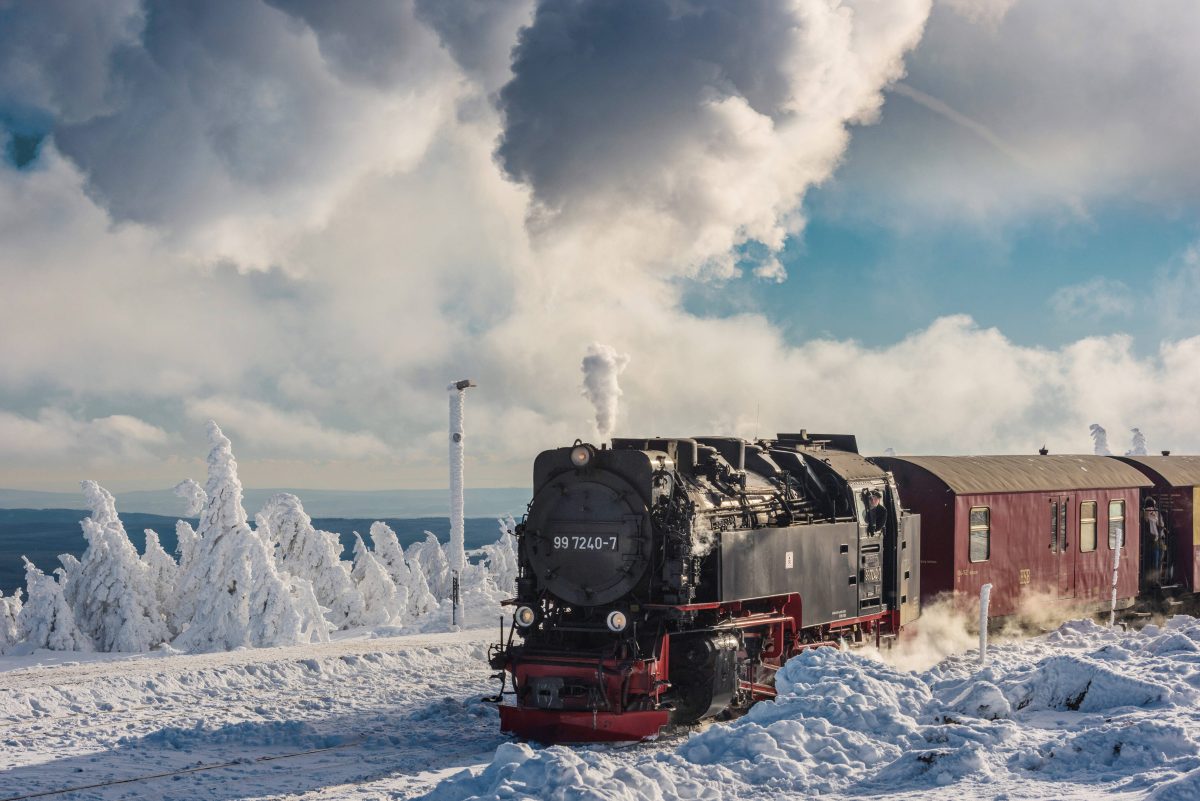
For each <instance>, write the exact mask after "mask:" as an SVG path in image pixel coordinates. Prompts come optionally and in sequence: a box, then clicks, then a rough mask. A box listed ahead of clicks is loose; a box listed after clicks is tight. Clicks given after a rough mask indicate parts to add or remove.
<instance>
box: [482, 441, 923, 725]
mask: <svg viewBox="0 0 1200 801" xmlns="http://www.w3.org/2000/svg"><path fill="white" fill-rule="evenodd" d="M857 451H858V448H857V445H856V443H855V441H854V437H853V436H850V435H816V434H812V435H810V434H808V433H807V432H800V433H797V434H780V435H778V436H777V437H776V438H775V439H769V440H758V441H755V442H748V441H745V440H741V439H736V438H729V437H696V438H691V439H687V438H670V439H667V438H656V439H614V440H613V441H612V447H611V448H609V447H605V446H601V447H599V448H597V447H595V446H593V445H590V444H587V443H583V442H579V441H576V443H575V444H574V445H573V446H571V447H565V448H558V449H555V450H549V451H545V452H543V453H542V454H540V455H539V456H538V457H537V460H536V461H535V463H534V470H533V473H534V476H533V478H534V481H533V488H534V495H533V500H532V501H531V503H530V505H529V509H528V514H527V515H526V517H525V520H524V522H523V523H522V524H521V525H520V526H518V528H517V539H518V545H519V557H520V573H519V577H518V580H517V596H516V598H515V599H514V600H513V601H512V602H511V603H512V604H513V605H514V607H515V609H514V612H513V622H512V625H511V627H510V628H509V630H508V632H507V636H506V637H505V638H503V641H502V642H501V643H499V644H497V645H496V646H494V647H493V649H492V652H491V664H492V666H493V667H494V668H496V669H497V670H499V671H500V677H501V681H502V682H504V681H506V677H508V678H510V679H511V689H508V690H506V689H505V686H504V685H503V684H502V687H501V694H500V696H497V698H498V699H501V698H502V697H504V696H508V697H509V698H510V700H505V701H504V702H503V703H501V705H500V722H501V728H502V729H503V730H504V731H505V732H509V733H512V734H514V735H517V736H520V737H524V738H528V739H534V740H539V741H543V742H571V741H604V740H638V739H645V738H647V737H651V736H653V735H655V734H656V733H658V732H659V731H660V729H661V728H662V727H663V726H665V725H667V724H671V723H675V724H690V723H694V722H697V721H699V720H702V719H705V718H709V717H714V716H718V715H722V714H731V713H736V712H737V710H739V709H744V708H745V707H747V706H749V705H750V704H752V703H753V702H755V701H757V700H759V699H762V698H770V697H773V696H774V694H775V691H774V674H775V671H776V670H778V669H779V667H780V666H781V665H782V664H783V663H784V661H786V660H787V659H788V658H789V657H790V656H792V655H794V654H796V653H798V652H799V651H801V650H803V649H805V648H811V647H816V646H820V645H828V644H831V643H837V642H841V641H848V642H865V641H873V642H875V643H881V642H882V641H883V640H884V639H885V638H891V637H895V636H896V635H897V634H898V632H899V631H900V628H901V626H903V625H905V624H907V623H909V622H910V621H912V620H913V619H915V618H916V617H917V616H918V615H919V612H920V607H919V604H920V587H919V583H918V582H919V575H920V573H919V565H920V555H919V548H920V536H919V532H920V518H919V516H918V515H914V514H910V513H906V512H904V511H903V510H902V507H901V503H900V497H899V493H898V490H897V487H896V484H895V481H894V480H893V479H892V477H891V475H890V474H889V473H887V472H886V471H884V470H883V469H881V468H880V467H878V466H876V465H874V464H872V463H871V462H869V461H867V460H866V459H865V458H863V457H862V456H860V455H859V454H858V452H857Z"/></svg>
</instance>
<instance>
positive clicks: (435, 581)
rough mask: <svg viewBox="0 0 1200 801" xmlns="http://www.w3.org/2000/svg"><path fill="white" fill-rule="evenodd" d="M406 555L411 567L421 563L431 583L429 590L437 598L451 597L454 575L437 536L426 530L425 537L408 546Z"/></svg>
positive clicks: (427, 579)
mask: <svg viewBox="0 0 1200 801" xmlns="http://www.w3.org/2000/svg"><path fill="white" fill-rule="evenodd" d="M404 556H405V559H406V560H407V561H408V564H409V566H410V567H412V566H413V565H414V564H420V565H421V570H422V571H424V573H425V581H426V582H428V584H429V591H430V592H432V593H433V595H434V597H435V598H437V599H438V600H439V601H440V600H442V599H444V598H449V597H450V590H451V588H452V582H453V576H451V574H450V562H449V560H448V559H447V558H446V551H445V549H444V548H442V544H441V543H440V542H438V539H437V537H435V536H433V534H432V533H430V532H428V531H426V532H425V539H424V540H421V541H419V542H414V543H413V544H412V545H410V546H408V551H407V552H406V553H405V555H404Z"/></svg>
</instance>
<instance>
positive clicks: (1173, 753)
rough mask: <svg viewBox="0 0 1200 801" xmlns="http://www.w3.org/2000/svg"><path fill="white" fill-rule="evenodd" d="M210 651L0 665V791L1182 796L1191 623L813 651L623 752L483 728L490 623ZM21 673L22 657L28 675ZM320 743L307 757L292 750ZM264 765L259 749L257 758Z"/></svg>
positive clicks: (1192, 687) (336, 795)
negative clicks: (726, 704) (934, 649)
mask: <svg viewBox="0 0 1200 801" xmlns="http://www.w3.org/2000/svg"><path fill="white" fill-rule="evenodd" d="M386 633H387V630H386V629H380V630H377V631H376V632H374V633H370V632H361V631H360V632H358V633H352V634H350V635H345V634H343V635H340V639H337V640H335V641H334V642H330V643H322V644H319V645H311V646H292V647H283V648H265V649H257V650H241V651H235V652H232V653H223V654H203V655H170V654H149V655H139V656H133V657H130V656H124V657H121V656H115V655H89V656H87V657H86V659H87V660H88V661H82V662H74V663H70V664H63V663H64V662H67V661H68V660H71V659H72V658H75V659H78V658H79V655H77V654H51V653H47V652H42V653H39V654H35V655H33V656H22V657H0V798H8V797H12V796H16V795H20V794H22V793H30V792H38V791H45V790H51V789H58V788H66V787H78V786H82V785H86V784H90V783H94V782H98V781H105V780H110V779H116V778H125V777H136V776H143V775H147V774H150V773H155V772H165V771H171V770H178V769H182V768H187V767H191V766H207V765H214V764H222V763H233V764H230V765H229V766H227V767H223V768H220V769H216V770H210V771H201V772H197V773H192V774H185V775H182V776H177V777H171V778H163V779H154V780H151V781H146V782H140V783H131V784H121V785H114V786H110V787H103V788H95V789H90V790H84V791H81V792H77V793H73V794H70V795H67V796H57V797H65V798H69V799H74V800H76V801H77V800H78V799H118V798H119V799H160V798H180V799H184V798H189V799H190V798H214V799H250V798H268V797H279V796H285V795H286V796H288V797H296V796H298V797H303V798H310V799H392V798H410V797H425V798H428V799H431V801H457V800H458V799H470V798H480V799H522V798H537V799H612V800H613V801H627V800H632V799H671V798H696V799H750V798H755V799H768V798H781V797H790V798H811V797H816V796H818V795H819V796H820V797H822V798H826V797H832V798H889V799H891V798H944V799H950V798H953V799H956V801H957V800H964V801H965V800H966V799H975V798H987V799H1020V798H1039V799H1059V798H1064V799H1088V801H1094V799H1097V798H1099V797H1106V798H1107V797H1115V798H1153V799H1158V800H1159V801H1184V799H1188V800H1189V801H1190V800H1191V799H1196V798H1200V621H1197V620H1196V619H1193V618H1185V617H1177V618H1173V619H1171V620H1170V621H1168V622H1167V623H1165V624H1164V625H1163V626H1161V627H1157V626H1149V627H1147V628H1146V629H1144V630H1142V631H1141V632H1128V633H1127V632H1123V631H1120V630H1116V631H1114V630H1109V629H1105V628H1101V627H1099V626H1096V625H1094V624H1092V623H1090V622H1084V621H1075V622H1072V623H1068V624H1066V625H1064V626H1063V627H1062V628H1060V629H1059V630H1057V631H1055V632H1053V633H1051V634H1048V635H1045V636H1043V637H1039V638H1036V639H1033V640H1027V641H1023V642H1018V643H1009V644H1003V645H996V646H993V648H992V649H991V650H990V652H989V654H990V658H991V661H990V664H989V665H988V666H987V667H985V668H982V669H981V668H980V667H979V666H978V664H977V663H976V659H975V654H973V653H967V654H964V655H962V656H956V657H951V658H949V659H947V660H945V661H943V662H942V663H940V664H938V665H936V666H935V667H933V668H932V669H930V670H928V671H926V672H924V673H909V672H904V671H900V670H897V669H894V668H892V667H889V666H888V665H886V664H883V663H880V662H878V661H874V660H871V659H869V658H866V657H865V656H862V655H859V654H855V653H842V652H838V651H835V650H832V649H820V650H817V651H810V652H808V653H805V654H803V655H801V656H799V657H797V658H795V659H793V660H792V661H791V662H789V663H788V664H787V665H786V666H785V668H784V669H783V670H782V671H781V672H780V674H779V678H778V688H779V690H780V697H779V699H778V700H777V701H775V702H773V703H762V704H759V705H758V706H756V707H754V709H752V710H751V711H750V713H749V714H747V715H746V716H745V717H743V718H741V719H739V720H736V721H734V722H732V723H726V724H714V725H710V726H708V727H706V728H704V729H703V730H702V731H697V732H693V733H684V734H678V735H674V736H669V737H665V738H663V739H661V740H660V741H658V742H656V743H652V744H643V745H636V746H622V747H613V746H583V747H571V748H566V747H553V748H540V747H535V746H529V745H525V744H520V743H515V742H512V741H510V740H508V739H507V738H505V737H503V736H501V735H500V734H499V731H498V720H497V717H496V714H495V711H494V709H492V708H491V707H490V706H489V705H487V704H485V703H482V702H481V701H480V700H479V697H480V695H481V694H483V693H484V692H486V691H488V690H490V689H492V687H493V685H492V682H491V680H490V673H491V671H490V670H489V669H488V668H487V665H486V663H485V662H484V657H485V654H486V644H487V643H488V642H489V641H490V640H491V639H493V638H494V637H495V636H496V634H495V633H494V632H491V631H487V630H483V631H464V632H459V633H454V634H428V635H409V636H400V637H397V636H376V635H380V634H386ZM39 662H43V663H45V664H42V665H39V664H38V663H39ZM316 749H330V750H316ZM304 751H314V752H313V753H309V754H305V755H300V756H288V757H286V758H284V759H279V760H266V761H262V760H261V758H262V757H273V756H276V755H285V754H297V753H299V752H304Z"/></svg>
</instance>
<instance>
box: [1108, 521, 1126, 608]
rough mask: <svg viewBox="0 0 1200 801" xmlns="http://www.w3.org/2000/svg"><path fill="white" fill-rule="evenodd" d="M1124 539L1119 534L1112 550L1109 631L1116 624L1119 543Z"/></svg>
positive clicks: (1119, 566) (1119, 565) (1119, 563)
mask: <svg viewBox="0 0 1200 801" xmlns="http://www.w3.org/2000/svg"><path fill="white" fill-rule="evenodd" d="M1122 537H1124V532H1121V535H1120V537H1119V538H1118V540H1117V547H1115V548H1113V574H1112V598H1111V600H1110V601H1109V604H1108V627H1109V628H1110V629H1111V628H1112V627H1113V626H1114V625H1115V624H1116V622H1117V578H1118V576H1119V573H1120V569H1121V541H1120V539H1121V538H1122Z"/></svg>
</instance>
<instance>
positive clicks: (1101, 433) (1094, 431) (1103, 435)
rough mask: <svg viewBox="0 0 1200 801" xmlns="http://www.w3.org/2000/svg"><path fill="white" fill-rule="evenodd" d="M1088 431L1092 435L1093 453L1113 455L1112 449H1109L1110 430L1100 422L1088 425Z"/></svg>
mask: <svg viewBox="0 0 1200 801" xmlns="http://www.w3.org/2000/svg"><path fill="white" fill-rule="evenodd" d="M1088 431H1089V432H1090V433H1091V435H1092V453H1094V454H1095V455H1096V456H1112V451H1110V450H1109V449H1108V432H1107V431H1105V430H1104V427H1103V426H1101V425H1100V424H1099V423H1092V424H1091V425H1090V426H1088Z"/></svg>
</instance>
